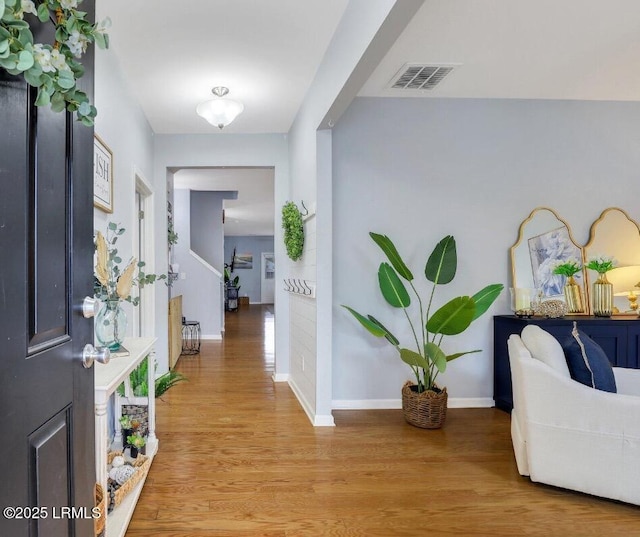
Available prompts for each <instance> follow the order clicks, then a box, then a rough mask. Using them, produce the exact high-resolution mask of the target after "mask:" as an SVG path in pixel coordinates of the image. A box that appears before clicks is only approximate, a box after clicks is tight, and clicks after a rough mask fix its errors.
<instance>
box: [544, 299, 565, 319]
mask: <svg viewBox="0 0 640 537" xmlns="http://www.w3.org/2000/svg"><path fill="white" fill-rule="evenodd" d="M539 314H540V315H544V316H545V317H549V318H550V319H556V318H558V317H564V316H565V315H566V314H567V305H566V304H565V303H564V302H563V301H562V300H545V301H543V302H542V303H541V304H540V308H539Z"/></svg>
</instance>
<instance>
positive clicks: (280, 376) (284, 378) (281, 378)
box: [271, 373, 290, 382]
mask: <svg viewBox="0 0 640 537" xmlns="http://www.w3.org/2000/svg"><path fill="white" fill-rule="evenodd" d="M271 378H272V380H273V382H289V378H290V376H289V374H288V373H274V374H273V375H271Z"/></svg>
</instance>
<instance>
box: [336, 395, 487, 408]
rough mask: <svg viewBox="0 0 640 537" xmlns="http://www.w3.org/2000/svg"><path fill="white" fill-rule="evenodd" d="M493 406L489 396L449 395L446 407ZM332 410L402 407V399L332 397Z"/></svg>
mask: <svg viewBox="0 0 640 537" xmlns="http://www.w3.org/2000/svg"><path fill="white" fill-rule="evenodd" d="M493 406H495V403H494V401H493V399H491V398H490V397H449V400H448V401H447V408H491V407H493ZM331 407H332V408H333V409H334V410H389V409H393V410H395V409H398V408H402V399H361V400H357V399H356V400H352V399H334V400H333V401H332V403H331Z"/></svg>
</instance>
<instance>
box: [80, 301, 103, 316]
mask: <svg viewBox="0 0 640 537" xmlns="http://www.w3.org/2000/svg"><path fill="white" fill-rule="evenodd" d="M99 304H100V302H99V301H98V299H97V298H93V297H90V296H85V297H84V300H83V301H82V315H83V316H84V318H85V319H90V318H91V317H95V316H96V315H98V306H99Z"/></svg>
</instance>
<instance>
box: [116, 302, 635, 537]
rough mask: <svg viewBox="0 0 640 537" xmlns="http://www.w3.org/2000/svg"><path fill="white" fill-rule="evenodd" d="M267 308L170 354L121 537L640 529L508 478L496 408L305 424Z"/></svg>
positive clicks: (343, 417)
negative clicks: (192, 350)
mask: <svg viewBox="0 0 640 537" xmlns="http://www.w3.org/2000/svg"><path fill="white" fill-rule="evenodd" d="M270 318H271V319H272V317H269V314H268V311H267V308H265V307H261V306H250V307H245V308H241V309H240V310H239V311H238V312H237V313H232V314H227V333H226V337H225V339H224V341H222V342H205V343H204V344H203V351H202V353H201V354H200V355H199V356H195V357H186V356H183V357H181V358H180V361H179V364H178V369H179V370H180V371H182V372H183V373H185V374H186V375H187V376H188V377H189V379H190V382H188V383H183V384H181V385H179V386H176V387H175V388H173V389H172V390H170V391H169V392H167V394H166V395H165V396H163V400H158V407H157V413H158V421H157V429H158V434H159V438H160V452H159V453H158V455H157V457H156V459H155V461H154V463H153V465H152V468H151V471H150V474H149V478H148V481H147V484H146V486H145V488H144V491H143V493H142V496H141V499H140V502H139V504H138V507H137V509H136V512H135V514H134V517H133V519H132V521H131V524H130V526H129V531H128V533H127V536H128V537H143V536H144V537H152V536H153V537H205V536H226V535H228V536H241V537H245V536H246V537H249V536H250V537H258V536H265V537H267V536H268V537H283V536H287V537H290V536H311V537H315V536H318V537H324V536H362V537H365V536H366V537H371V536H374V537H375V536H379V537H390V536H396V535H398V536H414V535H415V536H423V535H427V534H429V535H438V534H439V535H458V536H487V537H489V536H491V537H495V536H521V535H540V536H547V537H548V536H562V537H567V536H569V537H574V536H575V537H579V536H601V535H606V536H612V535H615V536H618V535H619V536H625V537H627V536H640V509H638V508H637V507H634V506H629V505H624V504H620V503H616V502H611V501H607V500H602V499H597V498H593V497H590V496H586V495H583V494H579V493H574V492H569V491H564V490H561V489H555V488H552V487H548V486H544V485H538V484H534V483H531V482H530V481H529V480H528V479H525V478H522V477H520V476H519V475H518V473H517V471H516V466H515V462H514V459H513V454H512V450H511V440H510V436H509V417H508V415H507V414H505V413H503V412H501V411H499V410H495V409H451V410H450V411H449V413H448V416H447V423H446V425H445V427H444V428H443V429H442V430H438V431H425V430H421V429H417V428H414V427H412V426H410V425H408V424H406V423H405V422H404V420H403V418H402V414H401V411H395V410H393V411H391V410H389V411H336V412H334V415H335V421H336V425H337V426H336V427H335V428H313V427H312V426H311V425H310V423H309V421H308V419H307V417H306V415H305V414H304V412H303V411H302V410H301V408H300V406H299V405H298V403H297V401H296V399H295V397H294V396H293V394H292V393H291V391H290V389H289V387H288V386H287V385H286V384H274V383H273V382H272V380H271V377H270V375H271V371H272V365H271V363H269V362H270V359H271V358H272V357H271V356H270V355H271V352H272V350H271V349H270V347H269V345H266V346H265V343H264V333H265V330H266V331H267V332H268V331H269V329H270V328H269V327H270V326H271V327H272V325H270V323H269V319H270ZM363 380H365V379H364V377H363ZM399 389H400V387H398V390H399ZM639 464H640V461H639ZM639 486H640V484H639Z"/></svg>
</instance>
